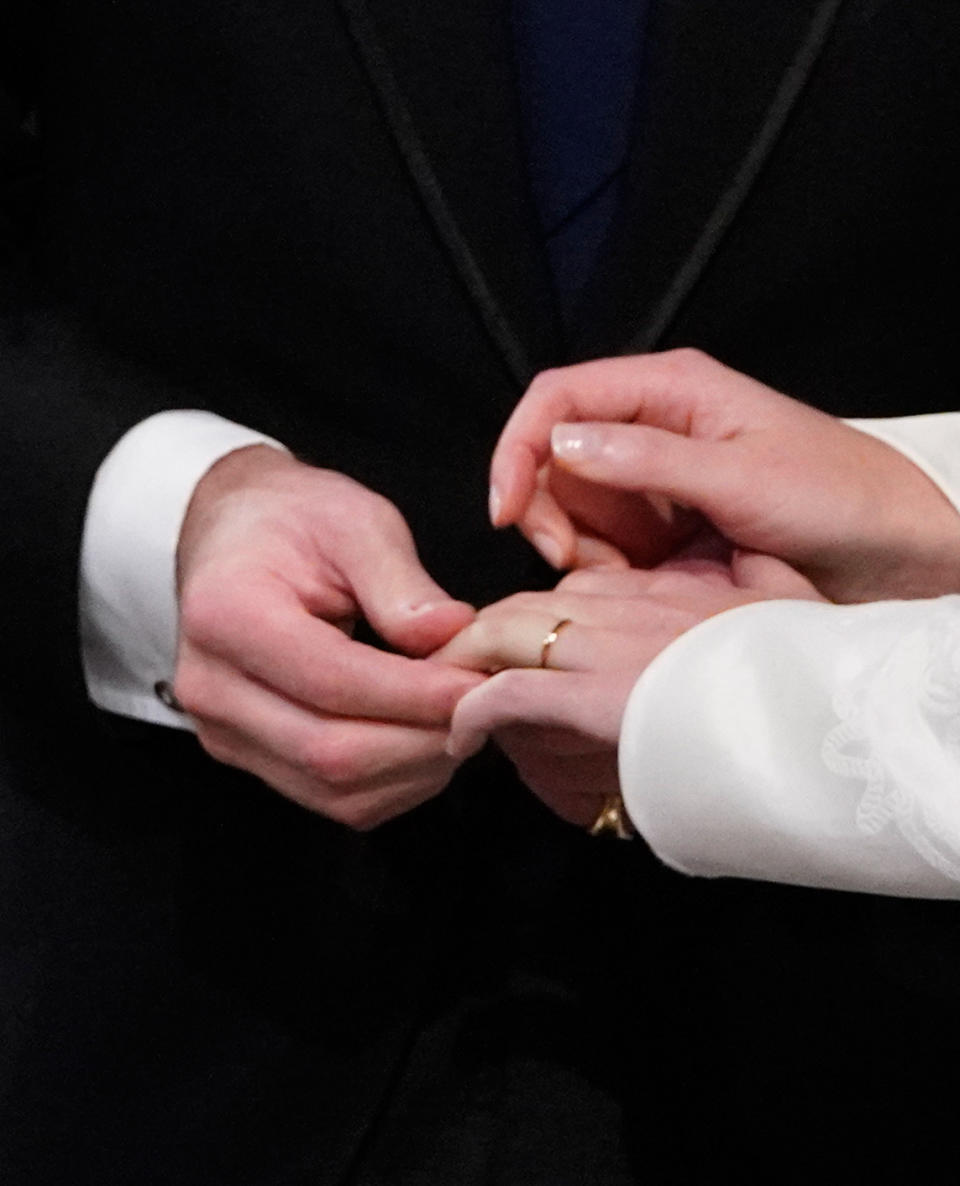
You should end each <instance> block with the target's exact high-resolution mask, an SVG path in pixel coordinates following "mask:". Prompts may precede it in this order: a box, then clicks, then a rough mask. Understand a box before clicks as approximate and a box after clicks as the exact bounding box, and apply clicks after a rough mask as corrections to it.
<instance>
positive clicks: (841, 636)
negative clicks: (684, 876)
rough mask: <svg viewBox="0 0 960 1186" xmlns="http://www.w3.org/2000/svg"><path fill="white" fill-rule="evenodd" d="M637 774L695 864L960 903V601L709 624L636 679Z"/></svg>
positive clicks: (708, 869) (659, 819)
mask: <svg viewBox="0 0 960 1186" xmlns="http://www.w3.org/2000/svg"><path fill="white" fill-rule="evenodd" d="M621 781H622V783H623V789H624V796H625V799H626V802H627V807H628V810H629V812H630V814H631V816H632V817H633V818H634V820H635V822H636V824H637V826H638V828H639V829H640V831H641V832H642V834H643V835H644V836H645V837H646V839H647V840H648V842H649V843H650V844H651V846H652V847H653V849H654V851H656V852H657V853H658V854H659V855H660V856H661V857H662V858H663V859H664V860H665V861H666V862H667V863H669V864H671V865H673V866H674V867H676V868H679V869H681V870H682V871H685V872H689V873H694V874H701V875H706V876H743V877H756V878H761V879H764V880H776V881H787V882H793V883H796V884H801V885H813V886H824V887H833V888H841V889H851V890H864V891H869V892H873V893H887V894H904V895H910V896H918V897H936V898H960V597H958V596H950V597H943V598H937V599H934V600H929V601H891V602H877V603H875V604H873V605H869V606H833V605H825V604H822V603H816V602H768V603H765V604H760V605H753V606H745V607H743V608H741V609H737V610H732V611H730V612H729V613H726V614H722V615H720V616H719V617H717V618H714V619H711V620H710V621H707V622H704V623H703V624H702V625H701V626H699V627H697V628H696V629H695V630H693V631H691V632H690V633H689V634H687V635H685V636H684V637H683V638H682V639H680V640H678V642H676V643H674V644H673V645H672V646H671V647H670V648H668V650H667V651H665V652H664V653H663V654H662V655H661V656H660V657H659V658H658V659H657V660H656V662H655V663H654V664H652V665H651V667H650V668H649V669H648V671H647V673H646V674H645V675H644V676H643V677H642V678H641V680H640V681H639V682H638V684H637V686H636V688H635V689H634V692H633V694H632V696H631V698H630V701H629V703H628V706H627V713H626V716H625V719H624V727H623V730H622V734H621Z"/></svg>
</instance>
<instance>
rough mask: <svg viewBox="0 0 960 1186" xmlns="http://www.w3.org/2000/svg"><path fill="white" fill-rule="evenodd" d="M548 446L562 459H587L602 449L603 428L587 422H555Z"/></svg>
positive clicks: (597, 454) (555, 455)
mask: <svg viewBox="0 0 960 1186" xmlns="http://www.w3.org/2000/svg"><path fill="white" fill-rule="evenodd" d="M550 447H551V449H552V450H553V455H554V457H559V458H561V459H562V460H563V461H587V460H589V459H590V458H592V457H597V456H599V455H600V453H601V452H602V451H603V430H602V429H600V428H593V427H591V426H590V425H589V424H555V425H554V426H553V431H552V432H551V433H550Z"/></svg>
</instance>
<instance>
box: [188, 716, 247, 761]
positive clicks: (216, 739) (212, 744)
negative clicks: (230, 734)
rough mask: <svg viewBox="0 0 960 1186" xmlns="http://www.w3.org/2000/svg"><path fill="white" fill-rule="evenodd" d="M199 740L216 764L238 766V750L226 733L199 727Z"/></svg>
mask: <svg viewBox="0 0 960 1186" xmlns="http://www.w3.org/2000/svg"><path fill="white" fill-rule="evenodd" d="M197 740H198V741H199V742H200V744H201V746H203V748H204V750H205V751H206V752H207V753H208V754H209V755H210V757H211V758H213V759H214V761H216V762H222V763H223V764H224V765H226V766H236V765H237V764H238V763H237V750H236V747H235V746H234V745H233V744H232V743H231V742H230V741H229V739H228V738H227V737H226V735H225V734H224V733H222V732H221V731H220V730H218V729H207V728H204V727H203V726H202V725H199V726H198V727H197Z"/></svg>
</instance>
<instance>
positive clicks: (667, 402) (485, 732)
mask: <svg viewBox="0 0 960 1186" xmlns="http://www.w3.org/2000/svg"><path fill="white" fill-rule="evenodd" d="M491 481H492V490H491V516H492V518H493V521H494V523H495V524H498V525H501V526H503V525H507V524H511V523H515V524H517V525H518V526H519V527H520V529H521V530H522V531H523V532H524V534H525V535H526V536H527V537H528V538H529V539H530V540H531V541H532V542H533V543H534V545H535V546H537V547H539V549H540V550H541V552H542V553H543V554H544V556H545V558H546V559H548V560H549V561H551V562H552V563H555V564H556V565H558V566H560V567H563V566H573V567H577V568H578V571H575V572H574V573H573V574H572V575H571V576H568V577H567V578H565V579H564V580H562V581H561V582H560V584H559V586H558V587H557V589H556V590H554V591H553V592H552V593H546V594H539V595H521V596H519V597H514V598H508V599H507V600H506V601H503V602H500V603H499V604H498V605H495V606H491V607H488V608H487V609H485V610H483V611H481V613H480V614H479V616H478V618H477V619H476V620H475V622H473V623H471V624H470V625H469V626H468V627H466V628H465V630H464V631H463V632H462V634H461V635H459V636H458V637H457V638H456V639H454V640H453V641H452V642H451V643H449V644H448V645H447V646H446V647H444V648H443V649H442V650H441V651H440V652H439V653H438V657H440V658H442V659H444V660H445V661H455V662H458V663H462V664H463V665H464V666H466V667H470V668H472V669H475V670H480V671H492V672H502V673H501V674H496V675H494V676H493V678H492V679H491V680H489V681H488V682H487V683H486V684H484V685H482V686H481V687H480V688H478V689H476V690H475V691H472V692H471V693H469V694H468V695H467V696H465V697H464V699H463V700H462V701H461V702H460V704H459V705H458V707H457V710H456V712H455V714H454V720H453V731H452V735H451V741H450V749H451V752H452V753H454V754H455V755H457V756H462V755H464V754H466V753H469V752H471V751H472V750H473V749H475V748H477V747H478V746H479V745H481V744H482V743H483V741H484V740H485V739H486V738H487V737H488V736H492V737H494V738H495V739H496V740H497V742H498V743H499V744H500V745H501V746H502V747H503V748H504V749H505V750H506V752H507V753H508V754H509V755H510V757H511V758H512V759H513V761H514V762H515V764H516V766H517V768H518V770H519V772H520V774H521V777H522V778H523V779H524V781H525V782H526V783H527V784H528V785H529V786H530V787H531V788H532V789H533V790H534V791H535V792H536V793H537V794H538V795H540V797H541V798H543V799H544V801H545V802H547V803H548V804H549V805H550V806H551V807H552V808H553V809H554V810H555V811H557V812H558V814H560V815H562V816H563V817H564V818H567V819H569V820H570V821H571V822H574V823H578V824H581V825H585V824H589V823H590V822H591V821H592V820H593V819H595V818H596V815H597V813H598V811H599V808H600V806H601V805H602V802H603V798H604V796H605V795H608V794H611V793H614V792H615V791H616V790H617V788H618V783H617V776H616V746H617V742H618V738H619V731H620V723H621V720H622V715H623V709H624V706H625V703H626V698H627V696H628V695H629V692H630V690H631V688H632V686H633V683H634V682H635V680H636V678H637V677H638V676H639V675H640V674H641V673H642V671H643V670H645V668H646V667H647V666H648V665H649V664H650V663H651V662H652V660H653V659H654V658H655V657H656V656H657V655H658V654H659V653H660V652H661V651H662V650H663V649H664V648H665V647H666V646H668V645H669V644H670V642H672V641H673V640H674V639H675V638H676V637H678V636H679V635H680V634H681V633H683V632H684V631H685V630H688V629H690V628H691V627H693V626H695V625H697V624H698V623H700V622H702V621H704V620H706V619H707V618H709V617H712V616H714V615H715V614H717V613H720V612H722V611H723V610H726V609H732V608H735V607H736V606H737V605H742V604H745V603H748V602H750V601H755V600H765V599H769V598H774V597H789V598H809V599H820V600H825V599H826V597H827V596H829V598H831V599H833V600H837V601H847V602H854V601H868V600H876V599H880V598H889V597H919V596H935V595H937V594H940V593H944V592H952V591H955V590H956V589H957V588H960V517H958V515H957V512H956V511H955V510H954V508H953V507H952V506H951V505H950V504H949V502H948V501H947V500H946V498H945V497H944V495H943V494H942V492H941V491H940V490H939V489H938V488H937V487H936V486H935V485H934V483H933V482H931V481H930V480H929V479H928V478H927V477H926V476H925V475H924V474H923V473H922V471H921V470H920V469H918V468H917V467H916V466H914V465H913V464H912V463H911V462H910V461H908V460H907V459H906V458H904V457H903V456H902V454H900V453H899V452H898V451H896V450H895V449H892V448H891V447H889V446H887V445H885V444H883V443H882V442H880V441H877V440H875V439H874V438H872V437H869V436H867V435H866V434H864V433H861V432H858V431H857V430H855V429H853V428H851V427H849V426H847V425H844V424H843V423H841V422H840V421H838V420H836V419H834V418H833V417H830V416H827V415H826V414H824V413H821V412H818V411H815V410H814V409H812V408H809V407H807V406H805V405H803V404H800V403H797V402H796V401H795V400H792V399H789V398H788V397H786V396H783V395H781V394H779V393H777V392H775V391H773V390H771V389H770V388H766V387H764V386H763V385H762V384H760V383H757V382H756V381H754V380H752V379H749V378H748V377H747V376H744V375H740V374H738V373H737V372H735V371H732V370H730V369H728V368H726V367H724V366H722V365H721V364H719V363H717V362H716V361H714V360H713V359H710V358H707V357H706V356H704V355H702V354H699V353H697V352H695V351H674V352H670V353H666V354H661V355H649V356H644V357H636V358H619V359H605V360H599V361H596V362H591V363H585V364H582V365H580V366H576V367H570V368H566V369H563V370H558V371H553V372H547V373H545V374H544V375H541V376H540V377H539V378H538V379H537V380H535V381H534V383H533V384H532V386H531V387H530V389H529V391H528V392H527V394H526V395H525V397H524V398H523V400H521V402H520V404H519V405H518V406H517V408H516V410H515V412H514V414H513V416H512V417H511V419H510V421H509V422H508V424H507V426H506V427H505V429H504V432H503V434H502V436H501V439H500V441H499V443H498V445H497V448H496V451H495V454H494V458H493V462H492V466H491ZM676 503H680V504H682V505H681V506H680V507H678V506H676ZM631 508H632V511H631ZM717 532H719V533H722V536H723V537H724V538H725V539H726V540H727V541H729V542H730V544H732V545H733V547H732V549H731V550H730V552H729V554H728V558H727V559H728V563H720V562H717V561H715V560H714V561H711V560H709V559H706V560H705V559H700V560H694V559H686V560H683V559H679V560H678V559H676V558H674V559H673V560H668V561H666V562H663V563H661V564H660V565H659V567H657V568H655V569H654V570H653V571H647V572H644V571H638V570H636V569H632V570H631V569H627V568H626V565H627V563H628V562H630V561H633V562H634V563H637V562H645V563H650V562H655V561H657V560H658V559H661V558H662V557H663V556H664V555H665V554H666V555H669V554H670V553H671V552H673V553H674V556H675V557H676V554H677V549H680V551H681V552H682V551H683V550H686V551H687V552H688V553H690V552H691V551H693V552H696V551H697V549H698V548H699V549H700V550H701V551H704V550H706V551H707V552H709V551H710V549H711V542H710V541H711V539H713V540H716V538H717V534H716V533H717ZM598 536H605V537H606V538H604V539H598ZM691 541H694V542H693V543H692V544H691ZM764 553H769V555H765V554H764ZM595 560H602V561H603V562H604V563H605V565H606V567H604V568H592V569H591V568H590V567H588V566H589V564H590V563H591V562H593V561H595ZM791 566H793V567H791ZM563 618H571V619H572V620H573V624H572V625H571V626H569V627H566V628H565V629H564V630H563V631H562V633H561V634H560V636H559V638H558V639H557V642H556V644H555V645H554V646H553V648H552V649H551V652H550V656H549V664H550V667H551V668H553V669H555V670H551V671H539V670H525V669H528V668H535V667H536V665H537V663H538V662H539V647H540V644H541V642H542V639H543V638H544V636H545V635H546V634H547V633H548V632H549V631H550V630H551V629H552V627H553V626H554V625H555V624H556V623H557V622H558V621H560V620H561V619H563ZM503 669H510V670H503Z"/></svg>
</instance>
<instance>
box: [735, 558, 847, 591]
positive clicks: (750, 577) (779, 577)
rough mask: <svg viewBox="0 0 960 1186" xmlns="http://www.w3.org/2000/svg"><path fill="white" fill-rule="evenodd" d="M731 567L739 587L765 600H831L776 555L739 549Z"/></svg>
mask: <svg viewBox="0 0 960 1186" xmlns="http://www.w3.org/2000/svg"><path fill="white" fill-rule="evenodd" d="M730 567H731V572H732V575H733V580H734V583H735V584H737V585H738V586H740V588H743V589H750V590H751V592H754V593H761V594H763V596H764V597H765V598H771V599H772V598H791V599H796V600H801V601H811V600H812V601H826V600H827V598H825V597H824V596H823V595H822V594H821V593H820V592H819V591H818V590H817V588H816V586H815V585H814V584H813V583H812V582H811V581H808V580H807V578H806V577H805V576H803V574H802V573H799V572H797V570H796V569H795V568H791V567H790V565H789V564H786V563H784V561H783V560H778V559H777V558H776V557H775V556H765V555H764V554H763V553H762V552H748V551H744V550H741V549H738V550H737V551H735V552H734V553H733V556H732V558H731V561H730Z"/></svg>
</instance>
